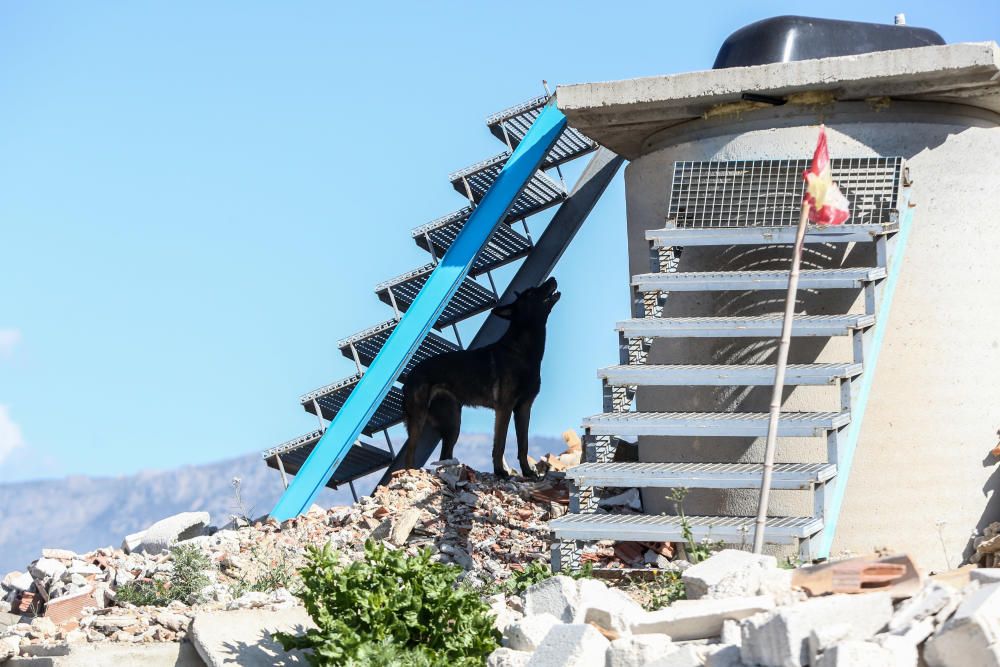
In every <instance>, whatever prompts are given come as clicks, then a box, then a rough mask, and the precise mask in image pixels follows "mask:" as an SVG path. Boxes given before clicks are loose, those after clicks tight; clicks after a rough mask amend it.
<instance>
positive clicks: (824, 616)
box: [741, 593, 892, 667]
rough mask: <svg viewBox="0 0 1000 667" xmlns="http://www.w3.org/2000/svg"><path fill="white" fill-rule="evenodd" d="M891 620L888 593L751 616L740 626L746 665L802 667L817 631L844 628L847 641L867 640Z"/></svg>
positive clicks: (825, 600) (823, 600)
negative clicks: (814, 630)
mask: <svg viewBox="0 0 1000 667" xmlns="http://www.w3.org/2000/svg"><path fill="white" fill-rule="evenodd" d="M891 616H892V598H891V597H890V596H889V594H888V593H865V594H861V595H831V596H827V597H821V598H813V599H810V600H807V601H805V602H799V603H797V604H793V605H789V606H787V607H780V608H778V609H777V610H776V611H774V612H766V613H762V614H757V615H756V616H751V617H750V618H748V619H746V620H745V621H744V622H743V625H742V626H741V630H742V634H743V642H742V647H741V655H742V659H743V662H745V663H749V664H759V665H764V666H765V667H800V666H801V665H805V664H807V662H808V660H809V635H810V633H811V632H812V630H813V629H814V628H818V627H822V626H827V625H840V624H843V625H845V626H847V627H848V628H849V631H848V635H847V637H846V639H861V640H864V639H868V638H870V637H872V636H874V635H875V634H876V633H878V632H879V631H880V630H882V628H884V627H885V626H886V624H887V623H888V622H889V619H890V618H891Z"/></svg>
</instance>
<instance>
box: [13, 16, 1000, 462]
mask: <svg viewBox="0 0 1000 667" xmlns="http://www.w3.org/2000/svg"><path fill="white" fill-rule="evenodd" d="M898 11H905V12H906V13H907V16H908V19H909V22H910V24H911V25H920V26H926V27H931V28H934V29H936V30H938V31H939V32H940V33H942V35H944V37H945V39H946V40H947V41H950V42H957V41H976V40H986V39H996V38H997V37H998V36H1000V3H996V2H995V1H992V0H991V1H987V0H982V1H979V2H972V1H966V2H961V1H960V2H949V3H939V2H923V1H918V2H909V3H904V4H903V5H893V4H890V3H883V2H870V1H869V2H853V1H852V2H841V3H836V4H834V3H829V4H805V3H801V2H798V3H795V2H731V3H720V2H712V3H684V4H681V3H669V2H657V3H611V4H609V3H602V2H576V3H565V4H562V3H554V2H551V3H541V2H530V3H529V2H506V3H499V4H498V3H470V2H463V3H458V2H454V3H400V4H398V5H393V4H388V3H379V4H376V3H350V4H348V3H299V2H293V3H263V2H239V3H237V2H218V3H203V2H177V3H169V4H168V3H146V2H136V3H93V2H92V3H65V4H63V3H49V2H31V3H14V2H8V3H3V4H2V5H0V59H2V62H3V67H0V98H2V99H3V100H4V101H3V104H0V183H2V186H0V276H2V279H0V479H3V480H4V481H9V480H15V479H28V478H35V477H52V476H60V475H66V474H115V475H116V474H124V473H129V472H132V471H135V470H138V469H148V468H169V467H173V466H176V465H180V464H182V463H200V462H206V461H212V460H217V459H222V458H226V457H230V456H235V455H239V454H244V453H246V452H250V451H256V450H262V449H265V448H267V447H269V446H272V445H274V444H276V443H278V442H280V441H283V440H286V439H288V438H291V437H294V436H296V435H299V434H300V433H303V432H306V431H308V430H311V429H312V428H313V427H314V424H315V419H314V418H313V417H312V416H311V415H308V414H306V413H304V412H303V411H302V410H301V408H300V407H299V405H298V400H297V398H298V396H299V395H300V394H302V393H305V392H307V391H309V390H311V389H314V388H316V387H318V386H321V385H323V384H326V383H328V382H331V381H334V380H337V379H339V378H341V377H344V376H346V375H348V374H350V373H351V372H352V364H350V363H349V362H348V361H347V360H346V359H344V358H342V357H341V355H340V353H339V351H338V350H337V349H336V347H335V343H336V341H337V340H338V339H339V338H342V337H345V336H347V335H349V334H351V333H354V332H355V331H358V330H360V329H363V328H365V327H367V326H369V325H372V324H375V323H377V322H380V321H382V320H385V319H387V318H388V317H389V316H390V315H391V311H390V310H389V308H388V307H386V306H384V305H383V304H382V303H381V302H379V301H378V300H377V299H376V297H375V296H374V293H373V287H374V285H375V284H376V283H378V282H380V281H382V280H384V279H386V278H390V277H392V276H395V275H398V274H400V273H403V272H404V271H406V270H408V269H411V268H415V267H417V266H420V265H422V264H423V263H425V262H426V261H427V259H428V258H427V255H426V254H425V253H424V252H423V251H421V250H420V249H419V248H417V247H416V246H415V245H414V244H413V242H412V240H411V238H410V235H409V230H410V229H411V228H413V227H415V226H418V225H420V224H422V223H424V222H427V221H429V220H431V219H433V218H436V217H438V216H440V215H443V214H445V213H448V212H450V211H453V210H455V209H456V208H458V207H460V206H462V204H463V200H462V198H461V197H459V196H458V195H457V194H456V193H455V192H454V191H452V190H451V188H450V186H449V184H448V181H447V174H448V173H449V172H451V171H454V170H456V169H458V168H461V167H464V166H466V165H468V164H471V163H473V162H476V161H478V160H481V159H483V158H486V157H489V156H491V155H493V154H495V153H497V152H499V151H500V150H501V148H502V146H501V144H500V143H499V142H497V141H496V140H495V139H494V138H493V137H492V136H491V135H490V134H489V133H488V131H487V130H486V128H485V125H484V123H483V120H484V118H485V117H486V116H487V115H488V114H490V113H491V112H494V111H498V110H500V109H503V108H505V107H507V106H509V105H512V104H515V103H517V102H520V101H522V100H524V99H527V98H529V97H532V96H534V95H537V94H539V93H541V92H542V87H541V80H542V79H543V78H545V79H548V80H549V81H550V82H552V83H553V84H555V83H570V82H579V81H594V80H607V79H618V78H628V77H635V76H642V75H652V74H661V73H670V72H683V71H690V70H697V69H705V68H708V67H710V66H711V63H712V61H713V59H714V57H715V52H716V50H717V48H718V46H719V44H720V43H721V42H722V40H723V39H724V38H725V36H726V35H727V34H728V33H730V32H732V31H733V30H735V29H737V28H739V27H741V26H742V25H744V24H746V23H749V22H751V21H753V20H757V19H760V18H764V17H767V16H773V15H778V14H787V13H806V14H813V15H825V16H831V17H836V18H845V19H855V20H866V21H880V22H891V20H892V16H893V14H894V13H895V12H898ZM575 171H576V170H574V169H570V170H568V172H570V173H568V174H567V175H568V176H572V175H573V173H575ZM624 216H625V211H624V192H623V188H622V185H621V178H620V177H619V179H618V181H616V183H615V184H614V185H613V186H612V187H611V188H610V189H609V191H608V192H607V194H606V195H605V197H604V199H603V200H602V201H601V202H600V204H599V205H598V207H597V209H596V210H595V211H594V214H593V215H592V216H591V219H590V220H589V221H588V222H587V224H586V226H585V227H584V229H583V231H582V232H581V233H580V235H579V237H578V238H577V240H576V242H575V243H574V245H573V246H572V247H571V248H570V250H569V251H568V252H567V253H566V255H565V256H564V257H563V259H562V262H561V265H560V266H559V268H558V269H557V271H556V276H557V277H558V278H559V280H560V283H561V285H562V289H563V293H564V298H563V299H562V301H561V302H560V303H559V305H558V306H557V310H556V311H555V313H554V315H553V318H552V322H551V329H550V330H551V335H550V338H549V347H548V351H547V357H546V360H545V365H544V368H543V388H542V394H541V396H540V397H539V400H538V402H537V403H536V406H537V407H536V410H535V414H534V418H533V419H534V421H533V431H534V432H536V433H538V434H539V435H556V434H558V433H559V432H561V431H562V430H563V429H565V428H568V427H574V426H576V425H578V423H579V420H580V418H581V417H582V416H584V415H586V414H589V413H592V412H596V411H599V409H600V387H599V384H598V382H597V380H596V377H595V369H596V368H597V367H598V366H601V365H605V364H608V363H613V362H614V361H615V360H616V356H617V353H616V337H615V335H614V333H613V332H612V326H613V323H614V321H615V320H616V319H617V318H621V317H623V316H625V315H626V313H627V310H628V308H627V280H628V275H627V269H626V262H625V237H624V225H625V217H624ZM533 224H534V226H535V229H536V230H540V229H541V227H540V226H539V225H540V224H541V223H540V222H534V223H533ZM491 428H492V416H491V415H490V414H489V413H486V412H483V411H469V412H467V414H466V423H465V430H466V431H468V432H487V431H490V430H491Z"/></svg>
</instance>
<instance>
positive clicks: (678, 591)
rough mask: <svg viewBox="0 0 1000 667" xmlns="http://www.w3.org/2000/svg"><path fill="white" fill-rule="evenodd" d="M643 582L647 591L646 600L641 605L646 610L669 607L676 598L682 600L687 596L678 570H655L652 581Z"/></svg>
mask: <svg viewBox="0 0 1000 667" xmlns="http://www.w3.org/2000/svg"><path fill="white" fill-rule="evenodd" d="M644 583H646V586H645V590H646V592H647V593H648V598H647V601H646V603H645V604H644V605H643V607H645V609H646V611H656V610H657V609H663V608H664V607H669V606H670V605H672V604H673V603H674V602H676V601H677V600H683V599H684V598H686V597H687V593H686V592H685V590H684V581H683V580H682V579H681V573H680V572H673V571H670V570H664V571H661V572H657V573H656V575H655V577H654V578H653V580H652V581H649V582H644Z"/></svg>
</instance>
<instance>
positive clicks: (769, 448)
mask: <svg viewBox="0 0 1000 667" xmlns="http://www.w3.org/2000/svg"><path fill="white" fill-rule="evenodd" d="M808 222H809V203H808V202H806V201H803V202H802V214H801V215H800V216H799V228H798V231H797V232H796V234H795V251H794V255H793V256H792V270H791V272H789V274H788V294H787V296H786V297H785V318H784V320H783V321H782V323H781V341H780V343H779V344H778V360H777V364H776V365H775V367H774V391H773V392H772V394H771V413H770V415H769V418H768V422H767V445H766V446H765V448H764V471H763V475H762V476H761V480H760V500H759V501H758V503H757V521H756V525H755V527H754V533H753V552H754V553H755V554H759V553H761V551H763V549H764V530H765V528H766V527H767V503H768V500H769V499H770V496H771V476H772V473H773V472H774V452H775V450H776V449H777V448H778V446H777V445H778V419H779V418H780V417H781V395H782V394H783V393H784V390H785V368H786V367H787V366H788V348H789V347H790V346H791V342H792V322H793V321H794V319H795V297H796V294H797V293H798V291H799V267H800V266H801V264H802V246H803V245H805V238H806V225H807V224H808Z"/></svg>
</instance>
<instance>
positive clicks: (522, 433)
mask: <svg viewBox="0 0 1000 667" xmlns="http://www.w3.org/2000/svg"><path fill="white" fill-rule="evenodd" d="M530 421H531V401H525V402H524V403H521V404H519V405H518V406H517V407H516V408H514V431H515V432H516V433H517V462H518V464H520V466H521V474H522V475H524V476H525V477H528V478H532V477H537V476H538V473H536V472H535V471H534V470H533V469H532V468H531V465H530V464H529V463H528V423H529V422H530Z"/></svg>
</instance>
